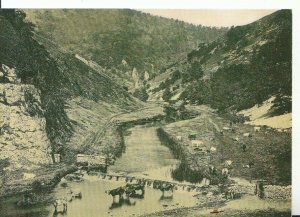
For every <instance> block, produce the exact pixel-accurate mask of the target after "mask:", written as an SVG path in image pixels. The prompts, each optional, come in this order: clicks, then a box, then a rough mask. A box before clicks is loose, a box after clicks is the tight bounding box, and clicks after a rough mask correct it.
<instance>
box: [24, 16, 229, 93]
mask: <svg viewBox="0 0 300 217" xmlns="http://www.w3.org/2000/svg"><path fill="white" fill-rule="evenodd" d="M26 14H27V15H28V19H29V20H30V21H31V22H33V23H34V24H35V25H36V31H37V32H38V34H40V35H41V36H44V37H46V38H49V39H51V40H53V41H54V42H56V43H57V44H58V45H59V46H61V47H63V48H64V49H66V50H68V51H70V52H72V53H74V54H79V55H80V56H82V57H84V58H85V59H87V60H92V61H95V62H96V63H97V64H99V65H100V66H102V67H103V68H107V69H109V70H110V74H111V76H113V77H114V78H115V79H119V81H122V82H123V83H124V82H125V84H126V85H127V87H129V88H132V87H134V84H135V83H140V84H137V85H135V86H139V85H142V83H143V80H145V79H144V74H145V71H146V72H147V74H149V76H150V77H153V76H154V75H156V74H157V73H159V72H160V70H162V69H163V68H165V67H166V66H168V65H169V64H170V63H172V62H176V61H177V59H180V58H183V57H184V56H185V55H186V52H189V51H191V50H192V49H193V48H195V47H196V46H197V44H198V43H200V42H209V41H212V40H214V39H216V38H218V37H220V36H221V35H223V34H224V33H225V32H226V31H227V29H226V28H221V29H218V28H213V27H202V26H195V25H192V24H187V23H185V22H182V21H178V20H171V19H166V18H162V17H155V16H151V15H149V14H145V13H142V12H139V11H134V10H26ZM146 80H147V79H146Z"/></svg>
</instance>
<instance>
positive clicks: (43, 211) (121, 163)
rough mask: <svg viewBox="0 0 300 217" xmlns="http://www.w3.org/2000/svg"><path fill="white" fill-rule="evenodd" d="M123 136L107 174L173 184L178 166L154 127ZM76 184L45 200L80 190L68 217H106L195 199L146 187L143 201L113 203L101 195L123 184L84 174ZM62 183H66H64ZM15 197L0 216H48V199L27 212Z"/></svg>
mask: <svg viewBox="0 0 300 217" xmlns="http://www.w3.org/2000/svg"><path fill="white" fill-rule="evenodd" d="M127 134H128V135H127V136H125V138H124V139H125V145H126V150H125V153H123V154H122V156H121V157H120V158H119V159H117V160H116V162H115V165H113V166H111V167H110V168H109V173H124V174H130V175H134V176H138V177H145V178H151V179H160V180H167V181H173V179H172V177H171V171H172V169H174V168H175V167H176V165H177V164H178V163H179V162H178V160H176V159H174V157H173V155H172V154H171V152H170V150H169V149H168V148H167V147H165V146H163V145H162V144H161V143H160V140H159V138H158V136H157V134H156V127H154V126H146V125H144V126H135V127H133V128H131V129H129V130H128V132H127ZM83 178H84V181H83V182H80V183H74V182H67V187H66V186H64V187H63V186H62V185H61V184H59V185H58V186H57V187H56V188H55V189H54V190H53V191H52V192H51V193H50V194H49V195H47V197H50V198H52V201H53V199H54V198H63V197H67V196H68V194H69V191H70V189H80V191H81V192H82V195H83V197H82V198H81V199H75V200H73V201H71V202H68V211H67V213H65V214H64V215H61V214H59V215H57V216H68V217H82V216H84V217H85V216H86V217H106V216H138V215H143V214H148V213H153V212H157V211H162V210H167V209H172V208H180V207H189V206H194V205H196V203H197V199H196V198H194V197H193V196H192V193H190V192H186V191H180V190H176V191H174V193H173V194H171V193H169V192H167V193H166V194H165V197H162V193H161V192H160V191H159V190H155V189H153V188H151V187H146V189H145V196H144V198H130V199H129V200H127V199H124V200H121V201H120V200H119V199H118V197H117V198H116V200H115V202H113V199H112V197H111V196H109V195H107V194H106V193H105V191H106V190H110V189H113V188H116V187H119V186H122V185H125V184H126V183H125V181H124V182H122V181H112V180H103V179H101V177H99V176H89V175H87V174H85V175H84V177H83ZM65 182H66V181H65ZM18 199H19V198H17V197H14V198H10V199H9V200H8V201H5V202H4V204H3V206H2V208H1V209H2V210H1V211H0V214H1V215H0V216H1V217H2V216H5V217H8V216H9V217H43V216H45V217H50V216H53V211H54V207H53V206H52V202H51V199H50V200H49V202H47V203H44V204H42V205H40V206H38V207H34V208H30V209H21V208H18V207H17V206H16V205H15V203H16V201H17V200H18Z"/></svg>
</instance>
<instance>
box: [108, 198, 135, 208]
mask: <svg viewBox="0 0 300 217" xmlns="http://www.w3.org/2000/svg"><path fill="white" fill-rule="evenodd" d="M135 204H136V201H131V199H130V198H120V199H119V201H118V202H114V201H113V202H112V204H111V205H110V207H109V209H116V208H120V207H122V206H124V205H126V206H134V205H135Z"/></svg>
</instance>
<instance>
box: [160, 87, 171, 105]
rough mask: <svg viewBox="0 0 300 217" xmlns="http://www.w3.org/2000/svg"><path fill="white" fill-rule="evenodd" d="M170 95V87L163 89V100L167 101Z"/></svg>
mask: <svg viewBox="0 0 300 217" xmlns="http://www.w3.org/2000/svg"><path fill="white" fill-rule="evenodd" d="M171 97H172V92H171V90H170V88H167V89H165V91H164V93H163V95H162V98H163V100H165V101H166V102H168V101H169V100H170V99H171Z"/></svg>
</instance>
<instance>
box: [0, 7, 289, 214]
mask: <svg viewBox="0 0 300 217" xmlns="http://www.w3.org/2000/svg"><path fill="white" fill-rule="evenodd" d="M79 18H80V19H79ZM76 22H80V23H81V22H88V23H89V25H86V26H83V27H79V25H76ZM65 26H68V27H69V28H68V29H65V28H64V27H65ZM0 28H1V29H3V31H1V32H0V37H1V41H3V42H5V43H1V44H0V64H1V68H0V70H1V71H0V112H1V114H0V115H1V116H0V136H1V137H0V187H1V189H0V215H1V216H4V217H29V216H53V215H56V216H60V215H65V214H66V216H74V215H75V213H78V212H82V213H83V214H82V215H84V216H91V217H93V216H95V217H96V216H99V213H101V216H124V215H125V216H183V215H185V216H199V215H201V216H207V215H209V214H210V213H212V212H213V211H215V212H219V211H220V210H222V213H219V215H220V216H243V215H244V216H274V215H280V216H289V215H290V206H291V152H292V150H291V143H292V126H291V123H292V118H291V115H292V111H291V103H292V96H291V46H290V45H291V12H290V11H289V10H279V11H276V12H275V13H273V14H271V15H269V16H266V17H264V18H262V19H260V20H258V21H255V22H253V23H251V24H248V25H245V26H237V27H232V28H230V29H229V28H225V27H224V28H215V27H204V26H195V25H192V24H187V23H184V22H182V21H178V20H177V21H176V20H170V19H166V18H161V17H153V16H151V15H149V14H144V13H142V12H139V11H134V10H98V11H97V10H95V11H90V10H80V11H78V13H77V11H76V10H56V11H55V10H25V11H18V10H0ZM76 33H78V34H76ZM167 33H169V34H167ZM156 45H160V46H156ZM79 156H81V157H82V156H83V158H86V159H89V158H90V157H94V158H97V157H98V156H100V157H102V158H101V159H105V162H104V163H103V162H100V161H99V162H100V163H99V162H98V163H99V165H96V166H95V167H93V166H94V165H92V164H91V163H90V161H89V160H86V161H85V162H84V165H81V164H80V163H79V160H78V158H79ZM81 163H82V162H81ZM85 163H86V164H85ZM68 177H73V178H68ZM131 184H135V185H137V186H139V187H141V186H142V187H143V188H144V189H145V192H144V191H143V194H142V195H135V194H133V195H125V193H124V192H123V193H121V194H120V195H119V196H118V195H117V196H116V198H117V200H116V201H115V197H111V196H110V195H109V194H108V192H110V190H116V189H117V190H120V189H121V190H122V189H123V190H124V189H125V190H128V189H129V190H130V188H129V187H124V186H128V185H129V186H130V185H131ZM122 186H123V187H122ZM166 186H167V187H169V188H171V189H172V191H169V190H166V192H165V190H163V189H164V188H167V187H166ZM76 189H77V190H78V189H79V191H80V195H81V194H82V197H81V196H80V198H77V197H76V196H74V194H73V193H70V192H72V191H75V190H76ZM125 190H124V191H125ZM144 193H145V196H144ZM165 193H166V195H167V196H165V195H164V194H165ZM123 194H124V198H123ZM28 195H31V196H30V197H29V196H28ZM32 195H33V196H32ZM70 195H71V199H68V201H67V202H66V204H67V205H68V210H67V211H66V210H64V211H62V213H59V212H57V210H56V208H57V207H55V210H54V207H53V203H54V202H57V200H58V199H61V200H63V198H67V197H69V196H70ZM73 196H74V197H73ZM26 197H28V198H29V199H28V198H27V199H26ZM72 197H73V198H72ZM112 198H113V199H112ZM23 203H25V206H22V204H23ZM245 203H249V204H252V206H249V207H246V206H245V207H244V208H243V205H244V204H245ZM20 204H21V205H20ZM64 207H65V204H64ZM218 210H219V211H218ZM267 212H269V213H268V214H267Z"/></svg>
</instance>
